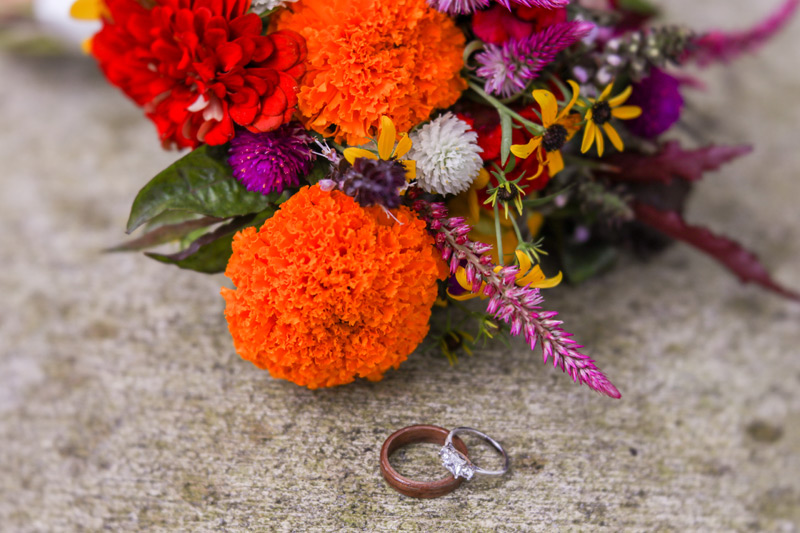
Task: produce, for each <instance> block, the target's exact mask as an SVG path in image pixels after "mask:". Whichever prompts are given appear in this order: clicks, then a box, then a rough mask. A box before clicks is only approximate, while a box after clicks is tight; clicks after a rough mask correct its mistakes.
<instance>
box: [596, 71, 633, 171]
mask: <svg viewBox="0 0 800 533" xmlns="http://www.w3.org/2000/svg"><path fill="white" fill-rule="evenodd" d="M613 86H614V82H613V81H612V82H611V83H609V84H608V85H607V86H606V88H605V89H603V92H602V93H601V94H600V96H599V97H598V98H597V100H593V99H591V98H590V99H589V102H591V104H592V107H590V108H589V110H588V111H587V112H586V128H585V129H584V130H583V144H582V145H581V152H582V153H586V152H588V151H589V149H590V148H591V147H592V145H593V144H594V143H595V142H597V155H598V156H600V157H603V151H604V147H605V143H604V142H603V131H605V132H606V135H608V139H609V140H610V141H611V144H613V145H614V148H616V149H617V150H619V151H620V152H621V151H622V150H624V149H625V146H624V145H623V144H622V138H621V137H620V136H619V133H617V130H615V129H614V126H612V125H611V123H610V122H609V121H610V120H611V119H612V117H613V118H618V119H622V120H629V119H633V118H637V117H638V116H640V115H641V114H642V108H641V107H639V106H635V105H622V104H624V103H625V101H626V100H627V99H628V97H629V96H630V95H631V91H632V90H633V87H632V86H630V85H629V86H628V87H627V88H626V89H625V90H624V91H622V92H621V93H619V94H618V95H617V96H614V97H613V98H609V96H610V95H611V88H612V87H613ZM601 130H602V131H601Z"/></svg>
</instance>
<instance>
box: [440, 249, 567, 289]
mask: <svg viewBox="0 0 800 533" xmlns="http://www.w3.org/2000/svg"><path fill="white" fill-rule="evenodd" d="M516 255H517V262H518V263H519V271H518V272H517V275H516V281H515V283H516V284H517V285H518V286H520V287H529V288H531V289H552V288H553V287H555V286H557V285H558V284H559V283H561V279H562V278H563V275H562V274H561V272H559V273H558V274H556V275H555V276H553V277H552V278H548V277H547V276H545V275H544V272H542V267H540V266H539V265H533V264H532V263H531V259H530V257H528V255H527V254H525V253H523V252H522V251H520V250H517V251H516ZM502 269H503V267H501V266H497V267H495V269H494V271H495V272H500V271H501V270H502ZM456 281H457V282H458V284H459V285H460V286H461V287H462V288H463V289H464V290H466V291H467V292H464V293H463V294H452V293H451V292H450V290H449V289H448V291H447V295H448V296H449V297H450V298H452V299H453V300H458V301H464V300H471V299H472V298H475V297H480V298H481V299H485V298H487V296H486V295H485V294H484V291H483V288H484V287H485V286H486V283H485V282H482V283H481V285H480V287H479V288H478V290H473V289H475V288H476V287H475V286H474V284H473V283H472V282H473V281H474V280H470V279H469V276H468V275H467V270H466V269H465V268H464V267H458V270H456Z"/></svg>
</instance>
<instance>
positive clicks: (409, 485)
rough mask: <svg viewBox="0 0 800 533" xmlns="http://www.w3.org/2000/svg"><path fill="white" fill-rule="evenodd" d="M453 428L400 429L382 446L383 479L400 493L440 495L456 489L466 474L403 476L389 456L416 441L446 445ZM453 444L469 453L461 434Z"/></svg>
mask: <svg viewBox="0 0 800 533" xmlns="http://www.w3.org/2000/svg"><path fill="white" fill-rule="evenodd" d="M449 433H450V431H448V430H446V429H444V428H440V427H439V426H426V425H420V426H408V427H406V428H403V429H398V430H397V431H395V432H394V433H392V434H391V435H389V438H388V439H386V442H384V443H383V446H382V447H381V474H383V479H385V480H386V482H387V483H388V484H389V486H391V487H392V488H393V489H394V490H396V491H397V492H399V493H400V494H405V495H406V496H411V497H412V498H438V497H439V496H444V495H445V494H447V493H449V492H452V491H454V490H455V489H456V488H458V486H459V485H461V482H462V481H464V479H463V478H454V477H453V476H452V475H449V476H447V477H446V478H444V479H440V480H439V481H414V480H413V479H408V478H407V477H403V476H401V475H400V474H399V473H398V472H397V470H395V469H394V468H392V465H391V464H390V463H389V456H390V455H392V454H393V453H394V452H395V451H397V450H398V449H400V448H402V447H403V446H406V445H408V444H414V443H417V442H430V443H433V444H438V445H440V446H444V440H445V439H446V438H447V435H448V434H449ZM453 446H455V447H456V449H458V451H460V452H461V453H463V454H464V455H466V456H468V454H467V446H466V445H465V444H464V442H463V441H462V440H461V439H459V438H458V437H453Z"/></svg>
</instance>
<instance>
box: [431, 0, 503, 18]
mask: <svg viewBox="0 0 800 533" xmlns="http://www.w3.org/2000/svg"><path fill="white" fill-rule="evenodd" d="M490 3H491V0H428V5H429V6H431V7H432V8H433V9H435V10H436V11H441V12H442V13H447V14H448V15H450V16H451V17H454V16H456V15H469V14H470V13H474V12H475V11H477V10H479V9H484V8H486V7H488V6H489V4H490Z"/></svg>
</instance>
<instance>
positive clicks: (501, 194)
mask: <svg viewBox="0 0 800 533" xmlns="http://www.w3.org/2000/svg"><path fill="white" fill-rule="evenodd" d="M517 196H519V191H518V190H517V188H516V187H511V190H508V189H506V188H505V187H501V188H500V190H498V191H497V199H498V200H500V201H501V202H512V201H514V200H516V198H517Z"/></svg>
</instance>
